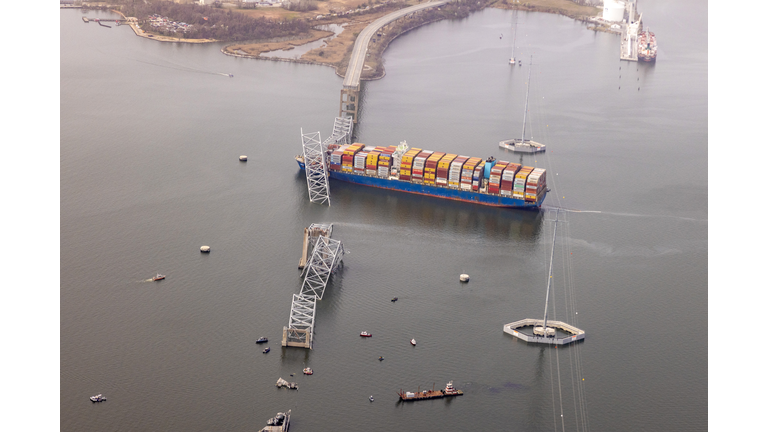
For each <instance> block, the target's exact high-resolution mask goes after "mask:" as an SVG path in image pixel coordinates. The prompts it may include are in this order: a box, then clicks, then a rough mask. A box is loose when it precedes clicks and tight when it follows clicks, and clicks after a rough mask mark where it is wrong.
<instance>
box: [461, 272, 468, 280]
mask: <svg viewBox="0 0 768 432" xmlns="http://www.w3.org/2000/svg"><path fill="white" fill-rule="evenodd" d="M459 280H460V281H462V282H468V281H469V275H468V274H466V273H463V274H462V275H461V276H459Z"/></svg>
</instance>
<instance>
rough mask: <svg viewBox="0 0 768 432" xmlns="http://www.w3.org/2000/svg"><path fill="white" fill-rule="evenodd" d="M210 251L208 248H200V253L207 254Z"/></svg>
mask: <svg viewBox="0 0 768 432" xmlns="http://www.w3.org/2000/svg"><path fill="white" fill-rule="evenodd" d="M210 251H211V247H210V246H200V252H202V253H208V252H210Z"/></svg>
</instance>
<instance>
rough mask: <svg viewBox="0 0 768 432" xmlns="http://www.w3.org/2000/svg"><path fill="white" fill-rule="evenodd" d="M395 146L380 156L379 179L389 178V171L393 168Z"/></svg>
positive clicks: (388, 148)
mask: <svg viewBox="0 0 768 432" xmlns="http://www.w3.org/2000/svg"><path fill="white" fill-rule="evenodd" d="M394 152H395V146H389V147H387V148H386V149H384V151H382V152H381V155H379V177H381V178H389V169H390V168H391V167H392V153H394Z"/></svg>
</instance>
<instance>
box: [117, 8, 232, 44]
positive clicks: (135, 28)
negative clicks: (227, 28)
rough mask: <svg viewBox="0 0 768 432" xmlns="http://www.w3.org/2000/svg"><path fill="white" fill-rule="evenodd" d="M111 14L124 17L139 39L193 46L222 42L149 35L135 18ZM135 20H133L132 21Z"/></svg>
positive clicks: (120, 13) (119, 13)
mask: <svg viewBox="0 0 768 432" xmlns="http://www.w3.org/2000/svg"><path fill="white" fill-rule="evenodd" d="M110 11H111V12H114V13H116V14H118V15H120V16H121V17H123V19H124V20H126V21H128V25H129V26H130V27H131V29H132V30H133V33H134V34H136V36H138V37H143V38H145V39H149V40H154V41H158V42H172V43H191V44H205V43H211V42H220V41H218V40H216V39H181V38H179V39H174V38H172V37H169V36H163V35H155V34H151V33H147V32H145V31H144V30H142V29H141V28H140V27H139V24H138V19H137V18H133V17H127V16H125V15H124V14H123V13H122V12H120V11H119V10H117V9H110ZM131 18H133V19H131Z"/></svg>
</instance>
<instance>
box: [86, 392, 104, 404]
mask: <svg viewBox="0 0 768 432" xmlns="http://www.w3.org/2000/svg"><path fill="white" fill-rule="evenodd" d="M88 399H90V400H91V402H104V401H106V400H107V398H105V397H104V396H102V395H101V393H99V394H97V395H96V396H91V397H89V398H88Z"/></svg>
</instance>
